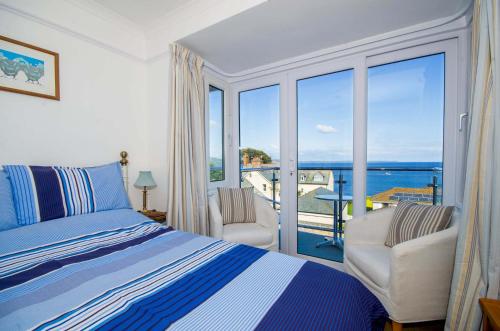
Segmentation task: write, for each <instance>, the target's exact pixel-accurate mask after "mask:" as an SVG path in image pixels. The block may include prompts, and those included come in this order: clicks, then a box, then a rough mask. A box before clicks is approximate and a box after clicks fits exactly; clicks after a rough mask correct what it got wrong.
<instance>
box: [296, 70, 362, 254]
mask: <svg viewBox="0 0 500 331" xmlns="http://www.w3.org/2000/svg"><path fill="white" fill-rule="evenodd" d="M297 128H298V133H297V138H298V142H297V143H298V168H299V169H298V173H297V182H298V183H297V188H298V192H297V209H298V215H297V216H298V217H297V220H298V224H297V229H298V233H297V252H298V253H299V254H304V255H309V256H314V257H319V258H323V259H328V260H333V261H338V262H342V261H343V226H344V221H345V220H347V219H350V218H351V216H350V207H349V206H350V204H351V201H352V158H353V70H345V71H341V72H335V73H331V74H327V75H322V76H316V77H311V78H307V79H302V80H299V81H297ZM340 181H341V182H342V183H340Z"/></svg>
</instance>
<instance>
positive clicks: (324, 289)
mask: <svg viewBox="0 0 500 331" xmlns="http://www.w3.org/2000/svg"><path fill="white" fill-rule="evenodd" d="M386 318H387V312H386V311H385V309H384V308H383V306H382V305H381V303H380V302H379V301H378V299H377V298H376V297H375V296H374V295H372V294H371V293H370V292H369V291H368V290H367V289H366V288H365V287H364V286H363V285H362V284H361V283H360V282H359V281H358V280H356V279H355V278H353V277H351V276H349V275H347V274H345V273H343V272H340V271H337V270H335V269H332V268H329V267H326V266H324V265H321V264H317V263H313V262H309V261H305V260H303V259H299V258H296V257H292V256H287V255H284V254H280V253H276V252H269V251H266V250H262V249H259V248H254V247H251V246H246V245H241V244H235V243H229V242H225V241H221V240H215V239H213V238H209V237H204V236H198V235H195V234H191V233H186V232H182V231H176V230H174V229H172V228H170V227H166V226H164V225H162V224H159V223H157V222H155V221H152V220H150V219H148V218H146V217H145V216H143V215H142V214H140V213H138V212H136V211H134V210H132V209H129V208H126V209H115V210H106V211H99V212H93V213H88V214H83V215H77V216H70V217H64V218H59V219H54V220H51V221H49V222H41V223H36V224H33V225H29V226H21V227H17V228H14V229H10V230H6V231H2V232H0V329H1V330H27V329H32V330H70V329H71V330H82V329H99V330H164V329H169V330H382V329H383V327H384V324H385V320H386Z"/></svg>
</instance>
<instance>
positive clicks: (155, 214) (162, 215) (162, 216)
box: [139, 209, 167, 223]
mask: <svg viewBox="0 0 500 331" xmlns="http://www.w3.org/2000/svg"><path fill="white" fill-rule="evenodd" d="M139 213H141V214H143V215H144V216H146V217H149V218H150V219H152V220H153V221H156V222H158V223H163V222H165V221H166V220H167V213H166V212H164V211H156V210H154V209H153V210H147V211H142V210H139Z"/></svg>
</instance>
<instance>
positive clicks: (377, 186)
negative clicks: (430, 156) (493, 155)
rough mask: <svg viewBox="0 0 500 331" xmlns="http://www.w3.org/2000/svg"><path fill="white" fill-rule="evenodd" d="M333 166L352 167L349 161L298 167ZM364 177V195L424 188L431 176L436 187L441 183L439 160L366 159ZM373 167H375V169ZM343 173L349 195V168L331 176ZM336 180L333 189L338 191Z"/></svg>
mask: <svg viewBox="0 0 500 331" xmlns="http://www.w3.org/2000/svg"><path fill="white" fill-rule="evenodd" d="M302 168H315V169H332V168H333V169H336V168H352V163H349V162H319V161H308V162H299V169H302ZM367 168H368V171H367V179H366V195H367V196H371V195H374V194H377V193H380V192H383V191H386V190H389V189H391V188H393V187H415V188H421V187H427V185H428V184H431V183H432V180H433V176H436V177H437V182H438V186H439V187H442V183H443V176H442V174H443V171H442V168H443V164H442V162H387V161H385V162H368V165H367ZM371 168H372V169H373V170H371ZM375 169H376V170H375ZM340 174H342V176H343V179H344V181H345V183H344V187H343V192H344V194H346V195H352V184H353V177H352V170H333V177H334V180H335V181H338V179H339V175H340ZM338 190H339V187H338V183H335V192H338Z"/></svg>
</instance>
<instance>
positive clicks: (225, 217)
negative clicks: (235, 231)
mask: <svg viewBox="0 0 500 331" xmlns="http://www.w3.org/2000/svg"><path fill="white" fill-rule="evenodd" d="M217 191H218V193H219V203H220V210H221V215H222V222H223V224H224V225H226V224H231V223H255V222H256V216H255V203H254V200H253V199H254V197H253V188H252V187H248V188H239V187H238V188H228V187H219V188H217Z"/></svg>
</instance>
